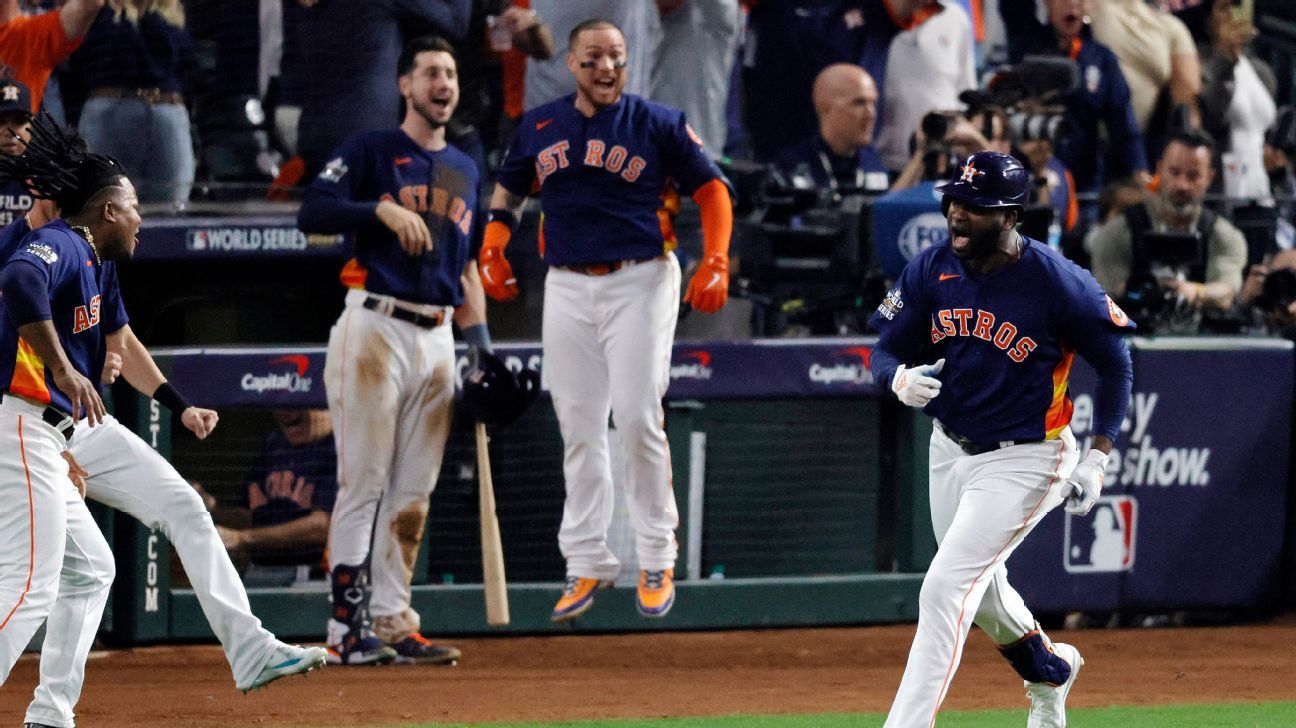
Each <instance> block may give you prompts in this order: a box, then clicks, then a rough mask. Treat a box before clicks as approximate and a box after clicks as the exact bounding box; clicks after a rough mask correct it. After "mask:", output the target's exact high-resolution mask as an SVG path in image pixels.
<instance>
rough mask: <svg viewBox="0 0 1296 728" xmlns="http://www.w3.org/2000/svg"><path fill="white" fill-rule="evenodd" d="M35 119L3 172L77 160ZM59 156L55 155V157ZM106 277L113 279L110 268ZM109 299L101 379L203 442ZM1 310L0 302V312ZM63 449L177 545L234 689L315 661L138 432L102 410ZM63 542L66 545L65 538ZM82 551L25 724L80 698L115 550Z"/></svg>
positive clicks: (108, 497) (203, 413)
mask: <svg viewBox="0 0 1296 728" xmlns="http://www.w3.org/2000/svg"><path fill="white" fill-rule="evenodd" d="M36 124H37V130H36V131H37V142H36V143H35V144H34V145H33V146H32V148H30V149H28V150H27V151H26V153H25V155H24V156H23V157H22V158H19V159H17V160H15V163H14V165H15V166H13V167H11V168H8V169H6V173H9V174H15V175H19V176H21V175H23V174H24V169H27V168H30V167H31V166H33V165H42V164H45V165H47V168H49V167H57V166H60V165H62V166H68V165H70V164H71V163H72V160H74V159H76V158H77V155H78V154H79V149H80V140H79V139H78V138H77V137H76V136H75V135H66V136H65V135H64V134H63V133H61V132H60V131H59V130H58V129H57V128H56V127H54V125H53V124H52V122H50V120H49V119H48V117H42V118H41V119H39V120H38V121H37V122H36ZM59 159H62V160H63V161H62V162H56V160H59ZM24 179H31V178H30V177H24ZM47 199H49V198H47ZM53 199H55V200H57V199H58V198H53ZM132 204H133V203H132ZM51 209H55V210H57V208H54V207H53V206H51ZM43 210H44V208H37V209H36V210H34V211H33V212H30V213H28V216H27V217H26V218H24V219H20V220H19V221H17V222H15V223H14V224H12V225H10V226H8V227H6V228H5V229H4V230H0V260H5V259H8V258H9V257H10V256H11V255H13V253H14V252H15V251H16V250H18V248H19V246H20V244H22V243H23V242H24V238H25V237H26V236H27V234H28V233H29V232H30V231H31V227H32V225H33V224H35V225H37V226H39V225H41V224H43V223H45V222H47V220H46V219H44V218H43V217H41V216H40V215H39V214H38V213H40V212H42V211H43ZM132 239H133V233H132ZM108 265H110V264H105V267H107V266H108ZM112 276H113V278H112V280H113V281H114V285H115V272H114V273H112ZM106 305H107V304H103V303H101V305H100V311H101V312H106V311H107V309H106V308H105V306H106ZM111 305H112V306H113V307H114V309H113V311H112V312H111V314H112V315H111V316H108V315H107V314H101V315H102V317H103V318H104V319H107V321H105V322H104V323H101V324H100V326H101V327H102V330H104V331H106V332H108V333H107V334H106V337H105V340H106V346H107V351H108V353H107V355H106V357H105V358H106V363H105V365H104V367H103V374H102V375H101V376H102V382H103V383H104V384H110V383H111V382H112V381H113V380H115V379H116V377H117V376H118V374H122V375H124V376H125V377H126V380H127V381H128V382H129V383H131V385H132V386H133V387H134V388H135V389H136V390H137V391H139V392H141V393H143V394H150V395H151V396H152V397H153V398H154V399H156V400H157V401H158V402H159V403H162V404H164V405H165V406H167V407H168V408H170V409H171V410H172V411H174V412H175V413H177V415H178V416H179V417H180V420H181V422H182V423H183V424H184V425H185V427H186V428H188V429H189V430H190V431H192V432H193V433H194V434H195V435H196V436H197V437H198V438H199V439H203V438H205V437H206V436H207V435H208V434H209V433H210V432H211V430H212V429H213V428H214V427H215V426H216V421H217V415H216V413H215V412H213V411H212V410H209V409H203V408H200V407H194V406H192V405H190V404H189V403H188V402H186V401H185V400H184V398H183V397H182V396H181V395H180V394H179V392H177V391H176V390H175V388H174V387H172V386H171V385H170V384H169V383H167V381H166V378H165V377H164V376H163V375H162V373H161V371H160V370H159V369H158V368H157V365H156V364H155V363H154V362H153V358H152V356H151V355H150V354H149V353H148V350H147V349H146V348H144V345H143V344H142V343H141V342H140V341H139V339H137V338H136V337H135V334H134V332H133V331H132V330H131V328H130V324H129V323H128V319H127V316H126V313H125V310H124V309H121V304H120V298H119V297H118V298H116V299H115V301H114V302H112V304H111ZM118 309H120V310H118ZM4 310H5V309H4V307H3V305H2V304H0V312H3V311H4ZM67 447H68V451H69V453H70V454H72V455H73V456H74V458H75V459H76V461H77V462H78V463H79V464H80V465H81V466H82V467H83V468H84V469H85V470H86V471H88V472H87V474H86V475H85V491H86V493H85V495H86V497H87V498H90V499H92V500H96V501H99V502H100V503H103V504H105V505H108V506H109V507H112V508H116V509H117V510H120V511H123V512H125V513H129V514H130V515H132V516H134V517H135V518H137V519H139V520H140V521H141V522H143V523H145V524H146V525H148V526H149V527H150V528H158V529H161V531H162V533H163V534H164V535H165V536H166V538H167V539H168V540H170V541H171V543H172V544H173V545H174V546H175V547H176V551H177V552H178V553H179V555H180V560H181V562H182V563H183V564H184V566H185V569H186V571H187V573H189V574H190V580H191V582H192V585H193V587H194V591H195V593H196V594H197V595H198V600H199V602H200V603H201V604H202V607H203V611H204V612H205V613H206V615H207V617H208V620H209V622H210V623H211V626H212V630H213V631H214V632H215V633H216V636H217V638H218V639H219V640H220V641H221V644H222V645H223V646H224V648H225V654H226V658H227V659H228V660H229V663H230V667H231V669H233V671H234V678H235V686H236V687H238V688H239V689H241V690H244V691H247V690H253V689H256V688H260V687H263V686H265V685H267V684H269V683H270V682H272V681H273V680H277V679H279V678H281V677H285V676H288V675H295V674H300V673H304V672H307V671H309V670H312V669H314V668H316V667H319V666H321V665H323V663H324V657H325V656H324V651H323V649H321V648H318V647H308V648H302V647H297V646H294V645H288V644H285V643H283V642H280V641H278V640H276V639H275V637H274V635H272V634H270V633H269V632H268V631H266V630H265V629H264V628H262V627H261V622H260V620H258V619H257V618H256V617H255V616H254V615H253V614H252V611H251V606H250V605H249V603H248V598H247V592H246V591H245V590H244V588H243V584H242V582H240V581H239V578H238V573H237V572H236V571H235V570H234V567H233V565H232V564H231V563H230V559H229V555H228V554H227V552H226V551H225V549H224V547H223V546H222V544H221V541H220V537H219V535H218V534H217V532H216V529H215V526H214V525H213V524H212V521H211V518H210V516H208V515H207V513H206V510H205V509H204V508H203V506H202V502H201V500H200V499H199V498H198V496H197V494H196V493H195V492H194V491H193V488H191V487H190V486H189V484H188V483H187V482H186V481H185V480H184V478H182V477H181V476H180V474H179V473H177V472H176V470H175V468H174V467H173V466H172V465H171V464H170V463H168V462H167V461H166V459H164V458H163V457H162V456H160V455H159V454H158V453H157V452H156V451H154V450H153V448H151V447H149V446H148V444H146V443H145V442H144V441H143V440H142V439H140V437H139V436H138V435H136V434H135V433H133V432H132V431H131V430H130V429H129V428H127V427H126V426H124V425H122V424H121V423H120V422H118V421H117V420H116V419H115V418H114V417H113V416H112V415H104V417H103V421H102V422H101V423H100V424H99V425H98V426H96V427H93V428H84V427H81V428H77V429H76V431H75V432H74V433H73V435H72V438H71V439H70V440H69V442H68V445H67ZM96 532H97V529H96ZM79 541H81V539H79ZM100 546H101V548H100ZM68 548H69V549H71V548H73V544H72V542H69V546H68ZM81 549H82V550H83V553H82V555H81V557H80V561H79V562H78V570H77V576H78V577H79V578H81V579H82V580H83V581H84V584H83V585H82V586H83V588H66V587H64V588H61V589H60V592H59V599H58V601H57V602H56V604H55V606H54V609H53V611H52V612H51V613H50V616H49V621H48V623H47V626H46V638H45V643H44V646H43V648H42V650H41V684H40V686H39V687H38V688H37V690H36V696H35V699H34V700H33V701H32V704H31V706H30V707H29V708H28V711H27V721H28V723H29V724H30V725H34V726H40V725H65V724H66V725H70V724H71V723H72V720H73V715H72V708H73V707H74V706H75V705H76V703H77V699H78V698H79V696H80V694H81V686H82V681H83V679H84V672H83V671H82V670H81V669H74V666H81V665H84V663H85V658H86V655H87V654H88V652H89V650H90V646H91V644H92V643H93V641H94V636H95V633H96V631H97V629H98V627H99V621H100V618H101V616H102V613H103V607H104V601H105V599H106V597H107V589H108V586H109V585H110V584H111V582H112V574H113V554H112V552H111V551H110V550H109V548H108V545H107V544H106V543H102V541H101V539H85V540H84V543H81Z"/></svg>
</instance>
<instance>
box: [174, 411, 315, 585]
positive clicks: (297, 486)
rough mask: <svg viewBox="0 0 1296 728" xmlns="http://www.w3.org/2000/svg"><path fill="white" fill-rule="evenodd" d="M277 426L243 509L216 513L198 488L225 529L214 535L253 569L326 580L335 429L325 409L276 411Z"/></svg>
mask: <svg viewBox="0 0 1296 728" xmlns="http://www.w3.org/2000/svg"><path fill="white" fill-rule="evenodd" d="M274 418H275V422H276V424H277V425H278V428H277V429H275V430H274V431H273V432H271V433H270V434H269V435H268V436H266V438H265V442H264V443H262V446H261V454H260V455H259V456H258V457H257V459H256V461H255V462H254V463H253V466H252V470H251V472H249V473H248V479H247V490H246V492H245V494H244V497H243V498H241V499H240V503H239V505H238V507H236V508H233V509H229V508H222V509H219V510H217V508H216V502H215V499H214V498H212V497H211V495H210V494H208V493H206V492H205V491H204V490H202V487H201V486H198V485H195V488H197V489H198V491H199V494H200V495H202V496H203V502H204V503H205V504H206V505H207V509H208V510H211V511H216V512H217V513H218V515H219V517H220V518H219V520H221V521H222V522H223V524H224V525H218V526H217V527H216V530H217V532H219V533H220V537H221V541H222V542H223V543H224V544H225V548H226V549H228V550H229V552H230V554H232V555H235V556H247V557H248V558H249V560H250V561H251V564H252V567H253V568H254V569H256V568H258V567H276V566H296V565H309V566H312V567H316V568H315V571H317V572H318V573H320V574H322V573H323V561H324V547H325V545H326V544H327V543H328V529H329V517H330V514H331V513H332V512H333V501H334V499H335V498H336V497H337V452H336V450H334V447H333V421H332V420H331V419H330V418H329V413H328V410H326V409H311V410H307V409H301V410H276V411H275V413H274ZM231 516H234V518H231ZM235 522H237V523H238V525H235Z"/></svg>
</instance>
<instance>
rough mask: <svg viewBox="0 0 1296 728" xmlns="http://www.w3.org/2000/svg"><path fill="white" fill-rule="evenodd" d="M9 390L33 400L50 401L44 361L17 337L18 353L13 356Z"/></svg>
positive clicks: (24, 341) (43, 402)
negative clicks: (12, 370)
mask: <svg viewBox="0 0 1296 728" xmlns="http://www.w3.org/2000/svg"><path fill="white" fill-rule="evenodd" d="M9 391H10V392H12V393H14V394H16V395H18V396H20V397H25V398H27V399H29V400H31V401H33V402H39V403H41V404H49V403H50V391H49V386H48V385H46V384H45V362H44V360H42V359H41V358H40V355H39V354H37V353H36V350H35V349H33V348H32V347H31V344H28V343H27V340H26V339H23V338H19V339H18V355H17V356H16V357H15V358H14V373H13V379H11V380H10V381H9Z"/></svg>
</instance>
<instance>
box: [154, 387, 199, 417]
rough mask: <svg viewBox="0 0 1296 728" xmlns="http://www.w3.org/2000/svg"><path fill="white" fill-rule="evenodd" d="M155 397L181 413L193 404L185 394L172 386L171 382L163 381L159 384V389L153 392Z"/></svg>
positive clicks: (170, 408)
mask: <svg viewBox="0 0 1296 728" xmlns="http://www.w3.org/2000/svg"><path fill="white" fill-rule="evenodd" d="M153 399H155V400H157V402H158V404H160V405H162V406H163V407H166V408H167V409H169V410H171V411H172V412H175V413H176V414H180V413H181V412H184V411H185V410H187V409H189V408H190V407H192V406H193V405H191V404H189V400H187V399H185V398H184V395H182V394H180V393H179V392H177V391H176V388H175V387H173V386H171V382H163V383H162V384H160V385H158V388H157V390H156V391H154V392H153Z"/></svg>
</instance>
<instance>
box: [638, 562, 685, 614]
mask: <svg viewBox="0 0 1296 728" xmlns="http://www.w3.org/2000/svg"><path fill="white" fill-rule="evenodd" d="M635 603H636V604H637V605H638V606H639V613H640V614H642V615H643V616H645V617H652V618H654V619H656V618H661V617H665V616H666V613H667V612H669V611H670V608H671V606H673V605H674V604H675V570H674V569H664V570H662V571H648V570H646V569H645V570H644V571H640V572H639V591H638V594H637V595H636V597H635Z"/></svg>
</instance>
